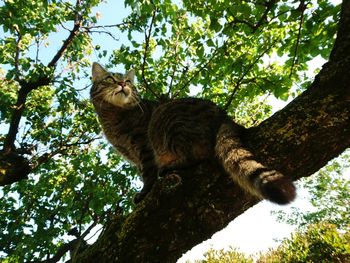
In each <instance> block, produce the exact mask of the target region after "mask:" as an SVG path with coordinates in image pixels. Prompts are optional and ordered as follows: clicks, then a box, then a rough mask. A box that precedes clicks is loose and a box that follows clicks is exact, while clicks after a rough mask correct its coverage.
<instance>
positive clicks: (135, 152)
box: [100, 114, 148, 164]
mask: <svg viewBox="0 0 350 263" xmlns="http://www.w3.org/2000/svg"><path fill="white" fill-rule="evenodd" d="M141 117H142V116H141ZM141 117H140V116H133V115H132V114H129V115H127V116H118V115H116V116H109V117H108V118H100V122H101V124H102V128H103V132H104V134H105V136H106V138H107V140H108V141H109V142H110V143H111V144H112V145H113V146H114V147H115V148H116V149H117V150H118V151H119V152H120V153H121V154H122V155H123V156H124V157H126V158H127V159H128V160H130V161H132V162H133V163H135V164H138V163H139V160H140V151H141V150H140V149H142V148H144V147H147V145H148V138H147V125H148V124H147V120H146V119H143V118H141Z"/></svg>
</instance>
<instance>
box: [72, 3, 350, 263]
mask: <svg viewBox="0 0 350 263" xmlns="http://www.w3.org/2000/svg"><path fill="white" fill-rule="evenodd" d="M349 118H350V1H348V0H347V1H344V3H343V6H342V13H341V19H340V22H339V28H338V36H337V39H336V42H335V44H334V48H333V51H332V53H331V56H330V59H329V62H328V63H326V64H325V65H324V67H323V69H322V70H321V72H320V73H319V74H318V75H317V76H316V78H315V80H314V82H313V83H312V84H311V86H310V87H309V88H308V89H307V90H306V91H305V92H304V93H303V94H301V95H300V96H298V97H297V98H296V99H295V100H294V101H292V102H291V103H290V104H289V105H287V106H286V107H285V108H284V109H283V110H281V111H279V112H277V113H276V114H274V115H273V116H272V117H270V118H269V119H267V120H266V121H264V122H263V123H262V124H260V125H259V126H258V127H255V128H253V129H250V130H248V131H247V133H246V136H245V137H244V141H245V143H246V145H248V146H249V147H250V149H251V150H252V152H253V153H254V154H255V155H256V156H258V158H259V159H260V161H261V162H263V163H264V164H266V165H269V166H270V167H273V168H276V169H278V170H280V171H281V172H282V173H284V174H285V175H287V176H290V177H292V178H293V179H294V180H297V179H299V178H301V177H306V176H310V175H311V174H313V173H314V172H316V171H318V170H319V169H320V168H322V167H323V166H324V165H325V164H326V163H327V162H328V161H330V160H331V159H333V158H335V157H337V156H338V155H339V154H340V153H342V152H343V151H344V150H345V149H346V148H348V147H349V145H350V120H349ZM180 177H181V178H180ZM180 177H178V176H175V175H174V176H168V177H166V178H162V179H161V180H159V181H158V182H157V183H156V185H155V187H154V188H153V190H152V192H151V193H150V194H149V195H148V196H147V197H146V199H145V200H144V201H143V202H141V203H140V204H139V205H138V206H137V207H136V209H135V211H133V212H132V213H131V214H130V215H128V216H127V217H125V218H123V217H122V216H116V217H115V218H111V221H110V223H109V225H108V227H106V229H105V231H104V232H103V234H102V235H101V236H100V238H99V239H98V240H97V242H96V243H95V244H93V245H92V246H90V247H89V248H88V249H87V250H86V251H85V252H84V253H83V254H81V255H79V257H78V258H77V261H78V262H95V261H96V259H98V260H99V262H100V263H101V262H152V263H155V262H176V260H177V259H178V258H179V257H180V256H181V255H182V254H183V253H184V252H186V251H187V250H189V249H191V248H192V247H193V246H194V245H196V244H198V243H200V242H201V241H203V240H205V239H207V238H209V237H210V236H211V235H212V234H214V233H215V232H217V231H219V230H221V229H223V228H224V227H225V226H226V225H227V224H228V223H229V222H230V221H232V220H233V219H235V218H236V217H237V216H239V215H240V214H242V213H243V212H244V211H245V210H247V209H248V208H249V207H251V206H253V205H254V204H256V203H257V202H258V201H259V200H257V199H256V198H254V197H252V196H250V195H248V194H247V193H245V192H243V191H242V190H241V189H240V188H239V187H238V186H237V185H235V184H234V183H233V182H232V180H231V179H229V177H228V176H227V175H225V173H223V171H222V169H221V168H220V166H219V165H218V164H217V163H216V161H215V160H213V161H212V162H211V163H205V164H201V165H199V166H197V167H195V168H192V169H188V170H186V171H183V172H181V174H180ZM234 234H235V233H232V235H234Z"/></svg>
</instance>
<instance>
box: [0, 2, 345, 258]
mask: <svg viewBox="0 0 350 263" xmlns="http://www.w3.org/2000/svg"><path fill="white" fill-rule="evenodd" d="M109 2H112V1H109ZM101 3H102V1H101V0H89V1H84V0H77V1H75V2H73V1H63V0H51V1H33V0H30V1H19V0H4V1H3V2H2V3H1V4H0V32H1V38H0V64H1V68H0V86H1V88H0V146H1V150H0V179H2V178H5V179H6V178H8V177H11V171H10V170H9V171H8V170H6V169H7V168H6V167H7V164H8V163H10V164H13V163H14V161H13V156H15V157H16V158H17V157H18V156H19V157H20V158H21V160H22V159H24V160H26V163H29V167H30V173H29V174H24V175H23V176H22V177H21V178H20V179H18V180H15V181H19V180H22V181H19V182H15V183H13V182H12V184H8V185H6V186H4V187H3V188H2V189H1V191H0V196H1V200H0V232H1V235H2V236H1V239H0V248H1V251H0V253H1V254H0V257H3V258H6V259H5V260H7V261H8V262H22V261H27V262H29V261H34V260H36V261H37V260H43V259H53V258H54V259H56V256H57V257H59V258H60V257H62V255H61V256H59V253H58V252H60V251H61V249H63V248H64V244H67V240H71V239H72V238H73V236H72V235H70V234H69V233H70V231H71V230H72V229H77V231H78V234H76V235H75V237H76V238H77V239H78V240H81V239H85V240H86V235H87V234H88V233H89V231H90V230H91V227H92V226H97V225H99V226H101V225H103V224H106V222H107V221H108V218H109V217H111V215H113V214H118V213H124V214H125V213H128V212H130V211H131V209H132V202H131V197H132V195H133V193H134V192H135V188H136V186H135V183H134V175H135V169H134V168H133V167H131V166H129V165H127V164H126V163H125V162H124V161H123V160H121V158H120V157H119V156H118V155H117V154H115V153H114V152H113V150H112V149H111V148H110V147H109V146H107V145H106V143H105V142H104V140H103V139H101V135H100V128H99V125H98V122H97V120H96V117H95V115H94V113H93V110H92V106H91V105H90V103H89V102H88V89H89V87H90V84H89V83H90V80H89V79H88V78H89V75H90V73H89V69H88V68H89V65H90V62H91V60H92V57H93V56H96V57H97V58H99V59H101V60H104V59H106V58H108V56H107V55H108V54H109V49H111V46H110V45H108V44H105V46H102V45H95V46H94V37H95V36H96V34H98V36H101V35H105V36H110V37H111V38H110V39H108V40H109V41H114V40H116V39H117V38H116V37H115V36H116V35H118V36H119V35H120V36H121V37H120V39H123V43H119V42H118V43H117V45H116V46H113V48H114V50H113V53H112V56H111V57H110V58H109V65H108V66H110V67H112V66H117V65H123V66H124V67H125V69H129V68H131V67H134V68H135V69H136V71H137V77H138V80H139V85H140V94H141V95H142V96H143V97H148V98H160V97H161V96H167V97H172V98H176V97H185V96H189V95H195V96H198V97H203V98H208V99H211V100H213V101H214V102H216V103H217V104H218V105H221V106H222V107H224V108H226V109H227V110H228V111H229V112H230V113H231V114H232V116H234V117H235V119H236V120H237V121H239V122H240V123H242V124H245V125H246V126H253V125H256V124H257V123H259V122H261V121H262V120H263V119H265V118H267V117H268V116H269V115H270V114H271V107H270V106H268V105H266V103H265V101H266V98H267V97H268V96H269V95H271V94H272V95H274V96H275V97H277V98H280V99H284V100H286V99H288V98H289V97H290V96H291V95H292V93H293V92H292V88H293V85H295V84H298V83H299V82H300V81H301V80H303V78H302V75H303V72H304V71H305V70H307V64H306V63H307V62H308V61H310V60H311V59H312V58H315V57H316V56H318V55H321V56H322V57H324V58H325V57H327V56H328V54H329V52H330V48H331V46H332V43H333V41H334V37H335V27H336V22H337V19H338V14H339V6H336V7H334V6H333V5H332V4H331V3H330V2H329V1H325V0H322V1H317V4H316V3H306V2H304V1H301V2H300V5H299V6H298V5H297V4H296V3H295V2H294V1H282V2H279V1H255V2H249V1H248V2H242V1H228V0H223V1H212V0H206V1H187V0H186V1H183V2H179V1H170V0H153V1H149V0H142V1H134V0H125V1H124V4H125V11H122V12H120V14H118V16H116V17H118V19H120V20H117V18H116V23H115V24H114V25H101V24H99V23H98V17H99V16H98V15H97V13H96V14H95V13H94V12H95V10H97V9H95V8H96V7H97V6H100V5H101ZM114 16H115V13H113V17H114ZM108 28H113V30H116V31H115V32H113V33H111V31H109V30H108ZM106 42H108V41H106ZM114 44H115V42H114ZM277 57H278V58H279V59H276V58H277ZM280 58H283V60H284V62H281V60H280ZM278 60H280V61H278ZM15 164H16V163H15ZM12 166H13V165H12ZM5 168H6V169H5ZM12 175H13V174H12ZM12 177H13V176H12ZM24 179H25V180H24ZM0 181H1V183H3V182H5V180H4V181H3V180H0ZM3 184H6V183H3ZM69 244H71V243H69ZM72 249H73V248H72V247H68V249H66V250H65V251H64V253H63V254H65V253H66V252H68V250H72ZM59 258H58V259H57V260H59ZM57 260H56V261H57Z"/></svg>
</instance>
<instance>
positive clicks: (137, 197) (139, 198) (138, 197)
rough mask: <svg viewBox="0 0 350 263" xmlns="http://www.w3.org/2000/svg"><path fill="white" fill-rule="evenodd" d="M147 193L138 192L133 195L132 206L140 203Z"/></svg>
mask: <svg viewBox="0 0 350 263" xmlns="http://www.w3.org/2000/svg"><path fill="white" fill-rule="evenodd" d="M146 195H147V193H144V192H142V191H141V192H139V193H137V194H135V195H134V199H133V201H134V204H135V205H137V204H138V203H140V202H141V201H142V200H143V199H144V198H145V197H146Z"/></svg>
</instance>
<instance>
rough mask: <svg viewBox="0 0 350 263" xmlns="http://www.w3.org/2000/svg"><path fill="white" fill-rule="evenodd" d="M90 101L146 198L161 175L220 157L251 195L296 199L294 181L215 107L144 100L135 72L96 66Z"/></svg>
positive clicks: (185, 101)
mask: <svg viewBox="0 0 350 263" xmlns="http://www.w3.org/2000/svg"><path fill="white" fill-rule="evenodd" d="M92 81H93V86H92V88H91V100H92V103H93V105H94V107H95V110H96V112H97V115H98V117H99V120H100V123H101V125H102V128H103V131H104V133H105V136H106V137H107V139H108V140H109V141H110V143H111V144H112V145H113V146H114V147H115V148H116V149H117V150H118V151H119V152H120V153H121V154H122V155H123V156H124V157H125V158H127V159H128V160H130V161H131V162H133V163H134V164H135V165H136V166H137V168H138V170H139V172H140V173H141V176H142V179H143V182H144V186H143V189H142V190H141V192H140V193H139V194H137V195H136V197H135V202H136V203H137V202H139V201H140V200H142V199H143V198H144V197H145V195H146V194H147V193H148V192H149V191H150V190H151V188H152V186H153V184H154V182H155V181H156V179H157V177H158V175H159V173H161V172H162V171H170V170H177V169H178V168H181V167H186V166H189V165H191V164H196V163H200V162H202V161H205V160H208V159H212V158H217V159H218V160H219V161H220V162H221V163H222V166H223V167H224V169H225V170H226V172H227V173H228V174H229V175H230V176H231V177H232V179H233V180H234V181H235V182H236V183H238V184H239V185H240V186H241V187H242V188H243V189H245V190H246V191H247V192H249V193H250V194H253V195H255V196H257V197H259V198H265V199H268V200H270V201H272V202H275V203H278V204H286V203H289V202H290V201H292V200H293V199H294V197H295V187H294V185H293V183H292V181H291V180H290V179H289V178H287V177H285V176H284V175H282V174H281V173H279V172H278V171H275V170H273V169H270V168H267V167H265V166H264V165H263V164H261V163H259V162H257V161H256V160H254V156H253V155H252V153H251V152H250V151H248V150H247V149H246V148H245V147H244V145H242V142H241V140H240V134H241V132H244V130H245V129H244V128H243V127H241V126H239V125H238V124H236V123H235V122H233V121H232V120H231V119H230V118H229V117H228V116H227V114H226V112H225V111H223V110H221V109H220V108H219V107H217V106H216V105H215V104H214V103H212V102H210V101H208V100H203V99H198V98H183V99H176V100H169V101H166V102H162V103H160V102H157V101H151V100H145V99H140V97H139V96H138V94H137V92H136V90H135V89H134V87H133V82H134V70H130V71H129V72H127V73H126V74H125V75H124V74H119V73H110V72H108V71H106V70H105V69H104V68H103V67H102V66H101V65H99V64H98V63H94V64H93V66H92Z"/></svg>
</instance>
